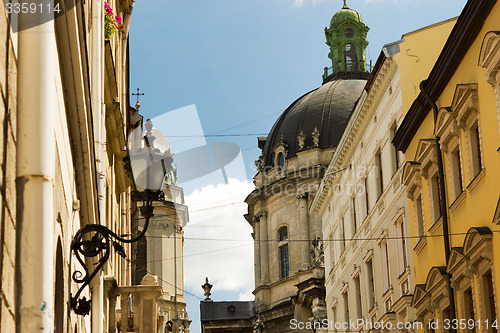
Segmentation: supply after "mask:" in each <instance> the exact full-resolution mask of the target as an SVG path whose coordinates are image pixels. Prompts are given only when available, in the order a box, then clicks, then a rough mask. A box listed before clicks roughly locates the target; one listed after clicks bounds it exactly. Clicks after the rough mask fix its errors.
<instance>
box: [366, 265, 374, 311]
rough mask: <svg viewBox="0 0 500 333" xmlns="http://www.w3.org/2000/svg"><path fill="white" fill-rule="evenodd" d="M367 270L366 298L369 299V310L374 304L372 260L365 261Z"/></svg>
mask: <svg viewBox="0 0 500 333" xmlns="http://www.w3.org/2000/svg"><path fill="white" fill-rule="evenodd" d="M366 270H367V272H368V300H369V301H370V310H371V309H372V308H373V307H374V306H375V281H374V280H373V261H372V259H370V260H369V261H367V262H366Z"/></svg>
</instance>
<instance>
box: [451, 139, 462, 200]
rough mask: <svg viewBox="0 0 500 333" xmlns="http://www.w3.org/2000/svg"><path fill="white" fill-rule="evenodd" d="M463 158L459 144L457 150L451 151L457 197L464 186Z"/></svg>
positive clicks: (454, 190)
mask: <svg viewBox="0 0 500 333" xmlns="http://www.w3.org/2000/svg"><path fill="white" fill-rule="evenodd" d="M461 160H462V159H461V154H460V147H459V146H457V147H456V148H455V150H453V151H452V152H451V171H452V173H453V177H452V178H453V179H452V182H453V192H454V197H455V199H456V198H458V196H459V195H460V194H461V193H462V190H463V188H464V186H463V180H462V166H461Z"/></svg>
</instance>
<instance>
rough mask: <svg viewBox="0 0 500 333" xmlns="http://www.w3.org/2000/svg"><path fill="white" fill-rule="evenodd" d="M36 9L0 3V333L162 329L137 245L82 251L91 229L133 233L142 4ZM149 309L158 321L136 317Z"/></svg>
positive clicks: (117, 0)
mask: <svg viewBox="0 0 500 333" xmlns="http://www.w3.org/2000/svg"><path fill="white" fill-rule="evenodd" d="M35 3H36V5H37V6H42V7H43V8H44V11H36V12H35V13H31V14H23V13H22V12H21V11H20V10H16V8H15V7H13V6H12V3H10V2H7V3H6V4H4V3H2V4H1V5H0V31H1V33H0V38H2V42H3V44H2V47H0V57H2V65H0V66H1V67H0V71H1V82H0V90H1V91H2V95H3V98H2V103H1V114H2V119H3V124H4V126H3V128H4V135H3V136H2V142H1V145H2V147H3V150H2V152H3V154H2V168H3V169H2V170H3V171H2V184H3V185H2V191H1V195H2V198H3V200H2V204H1V208H2V219H1V225H2V226H1V228H0V246H1V247H0V267H1V271H0V275H1V281H2V283H1V285H0V289H1V293H0V294H1V296H0V297H1V301H0V307H1V315H0V331H2V332H51V333H52V332H117V331H120V332H127V331H136V332H150V331H151V330H150V329H149V328H152V329H154V330H156V328H157V325H158V324H161V321H159V320H157V319H160V318H159V311H158V307H155V306H157V305H155V304H157V303H155V302H157V299H158V297H160V296H161V295H163V289H162V287H161V286H160V285H159V284H158V283H157V280H156V279H155V278H154V277H153V276H151V275H147V276H145V277H144V279H142V281H141V283H142V285H141V286H135V287H132V283H133V279H132V274H131V273H132V271H131V267H132V262H131V260H130V258H131V256H132V248H131V246H130V245H129V244H122V245H123V246H122V247H120V246H119V244H115V243H112V244H110V243H108V244H107V245H106V242H105V241H104V242H103V240H104V238H100V237H101V236H102V234H100V235H98V234H96V233H94V234H93V233H89V234H88V236H89V237H87V236H85V237H84V238H82V240H83V241H84V242H86V241H90V242H89V243H85V245H82V244H83V243H78V242H77V241H75V240H78V238H77V236H78V235H79V234H80V233H79V232H80V231H81V230H83V229H81V228H84V227H85V226H88V225H91V224H93V225H100V226H103V227H106V228H108V230H111V231H112V232H113V233H115V234H116V235H127V236H125V237H130V235H131V234H134V232H135V231H136V230H133V229H134V228H132V216H133V215H134V214H135V213H134V212H135V211H136V209H137V207H136V206H137V205H136V203H135V202H133V201H132V197H131V191H132V188H133V184H134V181H133V179H132V175H131V173H130V163H129V162H128V161H129V159H128V151H127V149H126V148H127V147H128V144H127V137H128V135H129V134H130V132H131V131H132V130H133V129H134V128H136V127H137V126H138V125H140V122H139V123H137V120H138V119H140V117H139V116H138V115H137V114H136V112H135V110H131V109H130V107H129V104H130V103H129V95H130V94H129V77H128V70H129V56H128V30H129V24H130V20H131V13H132V8H133V4H134V1H129V0H110V1H108V2H103V1H58V2H55V1H54V2H53V1H35ZM49 7H50V9H48V8H49ZM37 8H39V7H37ZM113 22H114V23H115V24H116V25H117V27H114V24H113ZM118 28H119V29H118ZM34 55H36V56H34ZM141 132H142V131H141ZM94 241H96V243H91V242H94ZM98 242H100V243H99V244H98V245H97V247H93V246H94V245H90V244H97V243H98ZM78 249H87V250H91V251H90V252H87V254H92V253H91V252H93V251H96V252H95V253H98V255H97V256H91V255H90V256H82V252H79V255H75V254H76V253H77V252H78ZM108 255H109V260H107V261H105V264H103V266H102V268H101V269H99V270H98V271H97V274H96V275H95V277H94V278H93V279H92V280H91V281H90V284H89V286H88V287H84V288H83V289H81V291H79V289H80V288H81V287H82V286H83V283H82V282H84V279H85V277H86V276H89V275H88V274H89V273H90V272H92V271H93V269H94V268H95V267H96V265H97V264H98V263H99V262H100V260H101V259H102V258H106V257H107V256H108ZM125 256H127V257H126V258H125ZM78 258H80V259H81V260H82V261H81V262H79V259H78ZM82 264H84V265H85V266H86V267H87V269H88V270H89V271H87V272H86V271H85V268H84V267H83V266H82ZM127 288H133V289H130V290H128V289H127ZM131 295H133V298H134V302H133V304H132V298H131ZM89 299H90V300H91V301H92V302H91V303H89V302H87V301H88V300H89ZM150 301H151V302H152V303H150ZM148 304H153V306H152V307H150V308H151V309H152V310H153V311H152V313H151V316H150V318H149V317H147V316H145V315H144V314H145V313H146V312H145V311H144V312H141V313H140V311H138V309H143V310H144V309H148V308H147V306H148ZM129 305H131V306H129ZM85 314H89V315H85ZM146 319H148V320H149V321H148V322H147V323H146ZM141 320H142V321H141ZM147 325H149V326H147ZM148 327H149V328H148Z"/></svg>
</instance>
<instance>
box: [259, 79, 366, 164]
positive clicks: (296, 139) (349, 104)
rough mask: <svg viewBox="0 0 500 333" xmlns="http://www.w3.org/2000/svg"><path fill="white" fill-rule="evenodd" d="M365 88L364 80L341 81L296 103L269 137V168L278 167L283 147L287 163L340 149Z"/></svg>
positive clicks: (266, 149)
mask: <svg viewBox="0 0 500 333" xmlns="http://www.w3.org/2000/svg"><path fill="white" fill-rule="evenodd" d="M365 84H366V80H364V79H337V80H334V81H330V82H327V83H325V84H323V85H322V86H321V87H319V88H317V89H315V90H313V91H310V92H308V93H307V94H305V95H303V96H302V97H300V98H299V99H297V100H296V101H295V102H293V103H292V104H291V105H290V106H289V107H288V108H287V109H286V110H285V112H283V113H282V114H281V116H280V117H279V118H278V120H277V121H276V123H275V124H274V126H273V127H272V129H271V131H270V132H269V135H268V136H267V139H266V143H265V144H264V149H263V151H262V153H263V157H264V163H265V166H266V167H272V166H274V148H275V147H276V145H278V144H280V143H283V144H285V145H286V147H287V148H286V149H287V154H286V156H285V158H287V159H288V158H290V157H293V156H295V155H296V154H297V152H299V151H304V150H308V149H312V148H323V149H324V148H331V147H336V146H337V145H338V143H339V141H340V138H341V137H342V134H343V132H344V129H345V127H346V125H347V123H348V121H349V117H350V116H351V113H352V110H353V109H354V106H355V104H356V101H357V100H358V98H359V97H360V96H361V92H362V90H363V88H364V86H365ZM316 133H317V134H316ZM318 139H319V141H318Z"/></svg>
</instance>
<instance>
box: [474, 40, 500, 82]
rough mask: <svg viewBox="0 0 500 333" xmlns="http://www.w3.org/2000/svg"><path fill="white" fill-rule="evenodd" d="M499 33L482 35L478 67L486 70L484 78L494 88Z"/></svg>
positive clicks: (499, 57) (499, 60)
mask: <svg viewBox="0 0 500 333" xmlns="http://www.w3.org/2000/svg"><path fill="white" fill-rule="evenodd" d="M499 35H500V31H490V32H488V33H487V34H486V35H484V38H483V43H482V45H481V51H480V52H479V61H478V65H479V66H481V67H482V68H486V78H487V81H488V83H489V84H491V85H492V86H493V87H495V85H496V84H498V83H497V82H496V81H497V80H496V76H497V73H498V70H499V69H500V36H499Z"/></svg>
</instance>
